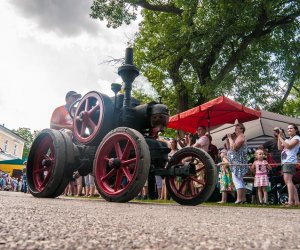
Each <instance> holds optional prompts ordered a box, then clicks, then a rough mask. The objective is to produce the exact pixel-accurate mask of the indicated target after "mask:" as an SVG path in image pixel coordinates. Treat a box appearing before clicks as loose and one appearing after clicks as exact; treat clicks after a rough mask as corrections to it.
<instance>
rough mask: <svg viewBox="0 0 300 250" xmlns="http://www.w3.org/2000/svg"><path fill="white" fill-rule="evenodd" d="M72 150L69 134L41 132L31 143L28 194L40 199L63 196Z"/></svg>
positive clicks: (52, 130) (49, 131)
mask: <svg viewBox="0 0 300 250" xmlns="http://www.w3.org/2000/svg"><path fill="white" fill-rule="evenodd" d="M73 149H74V147H73V144H72V141H71V138H70V137H69V135H67V134H66V133H64V132H61V131H57V130H54V129H44V130H42V131H41V132H40V133H39V135H38V136H37V137H36V139H35V140H34V142H33V144H32V146H31V149H30V152H29V157H28V161H27V166H26V173H27V184H28V189H29V191H30V193H31V194H32V195H33V196H35V197H39V198H54V197H57V196H59V195H60V194H62V192H63V191H64V189H65V187H66V186H67V184H68V182H69V180H70V178H71V176H72V164H73V163H74V151H73Z"/></svg>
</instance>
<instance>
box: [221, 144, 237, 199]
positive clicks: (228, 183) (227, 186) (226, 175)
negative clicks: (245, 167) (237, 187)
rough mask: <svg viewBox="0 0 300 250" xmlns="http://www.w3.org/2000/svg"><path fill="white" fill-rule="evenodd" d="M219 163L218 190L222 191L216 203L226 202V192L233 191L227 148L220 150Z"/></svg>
mask: <svg viewBox="0 0 300 250" xmlns="http://www.w3.org/2000/svg"><path fill="white" fill-rule="evenodd" d="M220 157H221V163H219V164H218V165H219V166H220V175H219V177H220V192H221V193H222V200H221V201H219V202H218V203H226V202H227V194H228V193H229V192H233V191H234V184H233V182H232V176H231V171H230V167H229V162H228V159H227V150H226V149H222V150H221V152H220Z"/></svg>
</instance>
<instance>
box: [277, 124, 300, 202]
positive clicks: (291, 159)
mask: <svg viewBox="0 0 300 250" xmlns="http://www.w3.org/2000/svg"><path fill="white" fill-rule="evenodd" d="M287 134H288V137H289V138H288V139H285V138H284V134H283V131H280V134H279V136H278V149H279V150H282V152H281V164H282V173H283V179H284V182H285V184H286V186H287V189H288V196H289V199H288V203H287V204H285V206H288V207H289V206H293V205H295V206H299V197H298V193H297V189H296V187H295V185H294V183H293V181H292V178H293V174H294V173H295V172H296V164H297V153H298V151H299V147H300V136H299V129H298V127H297V126H296V125H295V124H288V127H287Z"/></svg>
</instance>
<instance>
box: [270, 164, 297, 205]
mask: <svg viewBox="0 0 300 250" xmlns="http://www.w3.org/2000/svg"><path fill="white" fill-rule="evenodd" d="M280 170H281V166H279V167H277V168H273V169H272V170H271V171H270V172H269V176H270V177H269V180H270V183H271V190H270V191H269V193H268V201H269V204H272V205H275V204H281V205H282V204H284V203H287V202H288V190H287V186H286V184H285V183H284V180H283V176H282V175H281V174H280ZM297 170H298V171H297V172H296V173H295V174H294V176H293V182H294V184H296V188H297V192H298V196H299V197H300V185H297V184H300V169H297Z"/></svg>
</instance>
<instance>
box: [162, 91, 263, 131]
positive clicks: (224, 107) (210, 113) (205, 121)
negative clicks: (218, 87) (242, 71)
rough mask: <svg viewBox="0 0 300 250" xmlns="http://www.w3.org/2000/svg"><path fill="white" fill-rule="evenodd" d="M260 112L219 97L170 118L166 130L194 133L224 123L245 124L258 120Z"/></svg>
mask: <svg viewBox="0 0 300 250" xmlns="http://www.w3.org/2000/svg"><path fill="white" fill-rule="evenodd" d="M260 116H261V113H260V111H257V110H254V109H251V108H247V107H245V106H243V105H242V104H240V103H238V102H235V101H233V100H231V99H229V98H227V97H225V96H220V97H218V98H215V99H213V100H211V101H209V102H206V103H204V104H201V105H199V106H197V107H194V108H192V109H189V110H187V111H184V112H182V113H179V114H177V115H174V116H172V117H170V119H169V124H168V128H173V129H176V130H183V131H185V132H190V133H195V132H196V129H197V127H199V126H205V127H207V128H208V130H209V129H210V128H211V127H215V126H218V125H222V124H225V123H235V121H236V120H238V121H239V122H247V121H251V120H255V119H258V118H259V117H260Z"/></svg>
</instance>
